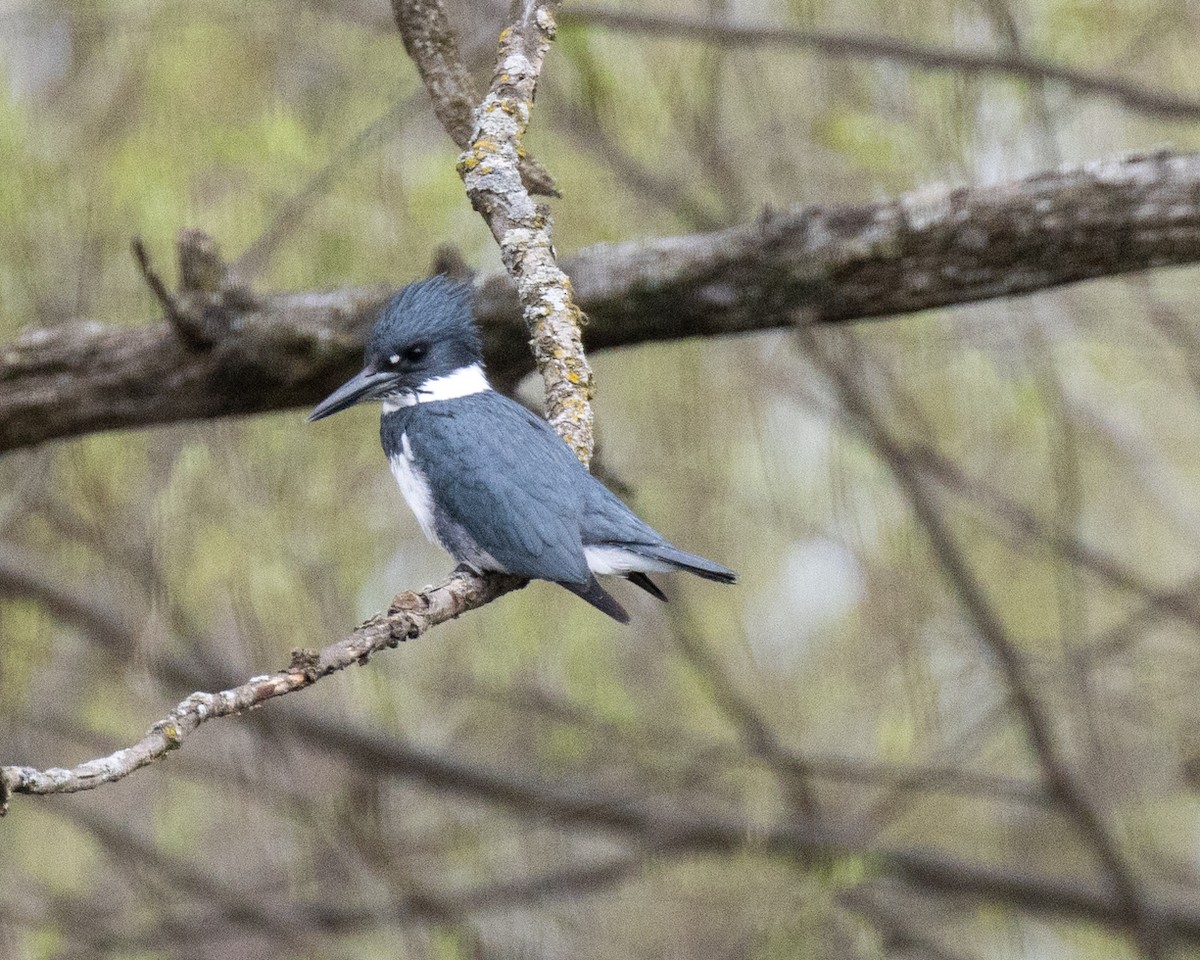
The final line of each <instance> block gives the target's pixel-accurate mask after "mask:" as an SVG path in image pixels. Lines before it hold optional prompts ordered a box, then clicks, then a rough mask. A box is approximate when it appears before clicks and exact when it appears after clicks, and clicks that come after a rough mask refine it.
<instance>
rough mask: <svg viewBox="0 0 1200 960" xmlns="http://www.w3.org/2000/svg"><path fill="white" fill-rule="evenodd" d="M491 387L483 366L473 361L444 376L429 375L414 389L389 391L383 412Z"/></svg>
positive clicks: (460, 395)
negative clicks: (467, 365)
mask: <svg viewBox="0 0 1200 960" xmlns="http://www.w3.org/2000/svg"><path fill="white" fill-rule="evenodd" d="M491 389H492V385H491V384H490V383H488V379H487V374H485V373H484V372H483V366H482V365H481V364H478V363H473V364H471V365H470V366H469V367H459V368H458V369H457V370H455V371H454V372H453V373H448V374H446V375H445V376H444V377H430V378H429V379H428V380H426V381H425V382H424V383H422V384H421V385H420V386H419V387H417V388H416V389H415V390H404V391H399V392H397V393H389V394H388V395H387V396H386V397H384V398H383V412H384V413H395V412H396V411H397V410H399V409H401V408H402V407H415V406H416V405H417V404H418V403H435V402H436V401H438V400H457V399H458V398H459V397H469V396H470V395H471V394H473V393H483V392H484V391H485V390H491Z"/></svg>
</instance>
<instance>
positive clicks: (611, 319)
mask: <svg viewBox="0 0 1200 960" xmlns="http://www.w3.org/2000/svg"><path fill="white" fill-rule="evenodd" d="M1196 262H1200V154H1181V155H1172V154H1168V153H1160V154H1154V155H1151V156H1137V157H1129V158H1125V159H1120V160H1110V161H1100V162H1095V163H1090V164H1087V165H1085V166H1083V167H1080V168H1077V169H1073V170H1065V171H1054V172H1049V173H1044V174H1041V175H1038V176H1035V177H1031V178H1029V179H1026V180H1022V181H1017V182H1014V183H1007V184H1001V185H997V186H991V187H978V188H971V189H968V188H959V189H943V188H939V189H931V190H928V191H925V192H923V193H920V194H913V195H908V196H904V197H901V198H900V199H898V200H894V201H888V202H884V203H877V204H868V205H864V206H842V207H811V208H799V207H796V208H791V209H788V210H785V211H779V212H767V213H764V215H763V216H762V217H760V218H759V219H758V220H756V221H755V222H753V223H748V224H745V225H742V226H738V227H733V228H731V229H727V230H721V231H716V232H713V233H700V234H692V235H689V236H680V237H669V238H662V239H658V240H646V241H640V242H631V243H623V244H617V245H602V246H598V247H593V248H591V249H589V250H586V251H584V252H582V253H581V254H580V255H578V256H577V257H574V258H572V259H569V260H567V261H565V262H564V268H565V270H566V273H567V274H568V275H569V276H570V278H571V281H572V287H573V290H574V293H575V299H576V301H577V302H578V304H579V306H580V307H581V308H582V309H583V310H585V311H586V312H587V314H588V317H589V323H588V326H587V327H586V329H585V341H586V343H587V346H588V348H589V349H593V350H594V349H605V348H608V347H617V346H626V345H630V344H635V343H642V342H646V341H651V340H667V339H675V338H680V337H690V336H712V335H719V334H730V333H741V332H746V331H751V330H763V329H769V328H773V327H780V326H787V325H791V324H793V323H796V322H809V323H825V322H842V321H850V320H856V319H862V318H867V317H883V316H890V315H894V314H900V313H909V312H913V311H917V310H925V309H928V308H931V307H942V306H948V305H951V304H960V303H971V302H975V301H979V300H986V299H990V298H993V297H1005V296H1014V295H1017V294H1025V293H1032V292H1035V291H1039V290H1045V289H1049V288H1052V287H1056V286H1060V285H1062V284H1068V283H1074V282H1078V281H1080V280H1087V279H1091V278H1094V277H1104V276H1115V275H1119V274H1123V273H1128V272H1131V271H1137V270H1145V269H1147V268H1151V267H1160V266H1169V265H1175V264H1189V263H1196ZM389 292H390V291H388V290H385V289H381V288H373V289H362V288H357V289H356V288H351V289H343V290H337V291H332V292H328V293H274V294H260V295H256V296H255V297H254V298H253V299H252V300H249V301H248V302H242V301H241V300H240V299H238V298H226V299H225V300H223V301H222V302H220V303H219V304H217V306H216V308H215V309H217V310H218V311H219V313H220V315H221V317H222V322H221V323H220V324H219V327H220V329H221V330H223V331H224V333H223V334H222V335H221V336H220V337H218V338H216V339H215V342H214V343H213V344H212V345H211V346H209V347H207V348H201V349H195V348H193V347H190V346H189V345H188V344H187V343H184V342H181V339H180V337H178V336H177V335H176V334H175V333H174V331H173V330H172V329H171V328H170V327H169V326H168V325H167V324H165V323H163V324H156V325H152V326H146V327H137V328H133V329H128V328H126V329H117V328H105V327H101V326H98V325H96V324H93V323H88V324H79V325H71V326H66V327H60V328H55V329H51V330H39V331H35V332H33V333H30V334H27V335H25V336H24V337H22V338H20V339H18V340H17V341H15V342H13V343H10V344H8V345H6V346H4V347H0V451H3V450H11V449H14V448H17V447H24V446H30V445H33V444H38V443H42V442H45V441H46V440H51V439H54V438H57V437H68V436H75V435H78V434H81V433H87V432H90V431H95V430H103V429H109V428H115V427H143V426H149V425H152V424H160V423H171V422H176V421H180V420H192V419H203V418H207V417H218V416H226V415H231V414H249V413H262V412H265V411H269V410H280V409H286V408H289V407H301V406H311V405H312V404H313V403H315V402H317V401H318V400H320V399H321V397H322V396H324V395H325V394H326V393H328V391H329V390H331V389H333V387H335V386H337V385H338V384H339V383H340V382H342V381H343V380H344V379H345V378H346V377H348V376H349V375H350V374H352V373H353V372H354V371H355V370H356V369H357V367H358V365H359V363H360V361H361V357H362V354H361V351H362V343H363V339H364V338H365V336H366V332H367V330H368V329H369V328H370V325H371V323H372V321H373V320H374V316H375V312H376V311H377V309H378V307H379V305H380V303H381V302H382V301H383V299H384V298H385V297H386V296H387V294H388V293H389ZM519 309H520V308H519V305H518V302H517V298H516V297H515V296H514V294H513V290H512V286H511V282H510V281H509V280H508V278H507V277H506V276H504V275H503V274H500V275H493V276H491V277H488V278H486V279H485V280H484V281H482V282H481V283H480V284H479V285H478V287H477V291H476V310H477V314H478V316H479V317H480V320H481V325H482V328H483V333H484V340H485V347H486V352H487V358H488V363H489V366H490V368H491V370H492V372H493V375H495V376H496V377H497V379H498V380H499V381H500V382H502V383H511V382H513V381H514V380H515V379H516V378H517V377H519V376H520V375H522V374H524V373H525V372H527V371H528V370H529V368H530V363H529V354H528V350H527V349H526V348H525V345H524V342H523V340H524V332H523V325H522V324H521V323H520V321H519V319H518V317H519Z"/></svg>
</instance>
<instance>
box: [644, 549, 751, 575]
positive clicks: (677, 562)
mask: <svg viewBox="0 0 1200 960" xmlns="http://www.w3.org/2000/svg"><path fill="white" fill-rule="evenodd" d="M627 549H629V550H632V551H634V552H635V553H639V554H641V555H642V556H643V557H647V558H648V559H650V560H657V561H659V562H660V563H665V564H669V565H670V566H672V567H676V568H678V569H680V570H686V571H687V572H688V573H694V574H695V575H696V576H698V577H703V578H704V579H705V580H716V581H717V582H718V583H737V574H736V573H734V572H733V571H732V570H730V569H729V568H728V567H723V566H721V565H720V564H719V563H713V562H712V561H711V560H705V559H704V558H703V557H698V556H696V555H695V554H694V553H688V552H687V551H686V550H680V549H679V548H678V547H676V546H674V545H673V544H670V543H656V544H650V543H645V544H643V543H639V544H630V545H629V546H628V547H627Z"/></svg>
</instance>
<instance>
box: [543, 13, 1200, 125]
mask: <svg viewBox="0 0 1200 960" xmlns="http://www.w3.org/2000/svg"><path fill="white" fill-rule="evenodd" d="M562 22H563V25H564V26H567V25H574V24H579V25H581V26H588V27H601V28H603V29H607V30H613V31H617V32H621V33H636V34H639V35H643V36H657V37H667V38H674V39H681V40H695V41H699V42H701V43H709V44H714V45H717V46H722V47H767V46H769V47H795V48H800V49H805V50H811V51H813V52H814V53H818V54H821V55H823V56H830V57H849V58H854V59H869V60H887V61H891V62H893V63H903V64H906V65H908V66H913V67H919V68H922V69H925V70H946V71H954V72H956V73H966V74H978V73H987V74H998V75H1001V76H1009V77H1020V78H1022V79H1027V80H1035V81H1047V80H1049V81H1052V82H1054V83H1061V84H1063V85H1064V86H1066V87H1067V88H1068V89H1070V90H1072V91H1074V92H1076V93H1082V94H1088V95H1092V96H1100V97H1109V98H1111V99H1113V100H1116V101H1117V102H1119V103H1121V104H1123V105H1124V106H1126V107H1129V108H1130V109H1132V110H1137V111H1139V112H1141V113H1146V114H1150V115H1151V116H1156V117H1163V118H1165V119H1181V120H1196V119H1200V100H1196V99H1194V98H1191V97H1185V96H1182V95H1181V94H1177V93H1172V92H1170V91H1167V90H1155V89H1154V88H1152V87H1144V86H1141V85H1140V84H1137V83H1133V82H1131V81H1127V80H1122V79H1120V78H1119V77H1115V76H1112V75H1111V74H1104V73H1096V72H1093V71H1089V70H1079V69H1076V68H1074V67H1067V66H1063V65H1061V64H1057V63H1054V62H1053V61H1052V60H1044V59H1042V58H1041V57H1035V56H1028V55H1025V54H1022V53H1018V52H1016V51H1014V52H1011V53H987V52H984V51H974V50H956V49H953V48H949V47H937V46H933V45H930V44H924V43H913V42H911V41H908V40H900V39H897V38H895V37H885V36H880V35H879V34H872V33H858V32H855V33H846V32H841V31H835V30H806V29H799V28H796V27H773V26H765V25H760V24H751V23H728V22H726V23H722V22H721V21H719V20H713V19H705V18H702V17H687V16H676V15H671V14H651V13H640V12H636V11H630V10H618V9H616V8H612V7H600V6H589V5H587V4H584V5H582V6H581V5H572V6H571V7H570V8H568V9H567V10H565V11H563V15H562Z"/></svg>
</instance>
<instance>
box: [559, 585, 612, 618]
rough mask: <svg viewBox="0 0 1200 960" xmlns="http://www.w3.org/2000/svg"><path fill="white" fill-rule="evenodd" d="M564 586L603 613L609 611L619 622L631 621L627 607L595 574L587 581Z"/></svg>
mask: <svg viewBox="0 0 1200 960" xmlns="http://www.w3.org/2000/svg"><path fill="white" fill-rule="evenodd" d="M560 582H561V581H560ZM562 586H564V587H566V588H567V589H568V590H570V591H571V592H572V593H573V594H575V596H577V597H579V598H581V599H583V600H586V601H587V602H588V603H590V604H591V605H592V606H593V607H595V608H596V609H597V610H599V611H600V612H601V613H607V614H608V615H609V616H610V617H612V618H613V619H614V620H616V621H617V622H618V623H628V622H629V614H628V613H626V612H625V608H624V607H623V606H621V605H620V604H619V603H617V601H616V600H614V599H613V597H612V595H611V594H610V593H609V592H608V591H607V590H605V589H604V588H603V587H602V586H600V581H599V580H597V579H596V576H595V574H593V575H592V577H591V579H589V580H588V582H587V583H563V584H562Z"/></svg>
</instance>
